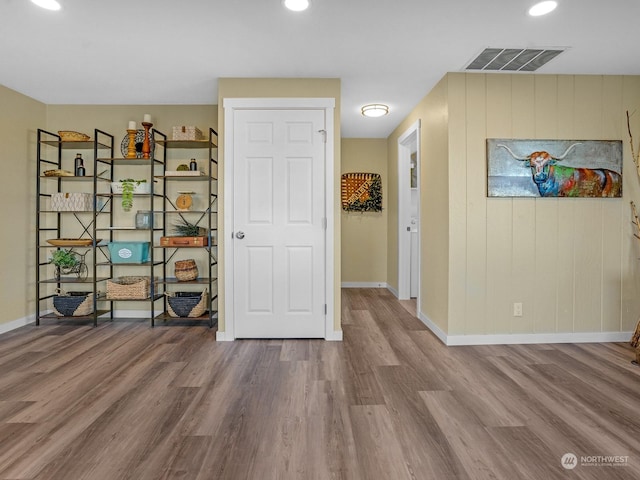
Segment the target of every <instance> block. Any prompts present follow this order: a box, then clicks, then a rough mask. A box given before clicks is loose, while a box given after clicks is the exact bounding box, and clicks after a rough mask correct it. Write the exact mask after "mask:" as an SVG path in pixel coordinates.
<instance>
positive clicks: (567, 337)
mask: <svg viewBox="0 0 640 480" xmlns="http://www.w3.org/2000/svg"><path fill="white" fill-rule="evenodd" d="M418 318H419V319H420V320H421V321H422V323H424V324H425V325H426V326H427V327H428V328H429V330H431V331H432V332H433V333H434V335H435V336H436V337H438V338H439V339H440V341H441V342H442V343H444V344H445V345H447V346H463V345H522V344H537V343H609V342H628V341H629V340H630V339H631V336H632V335H633V332H566V333H513V334H495V335H493V334H492V335H447V334H446V333H445V332H444V331H443V330H442V329H441V328H440V327H438V326H437V325H436V324H435V323H433V321H431V319H429V317H427V316H426V315H425V314H423V313H420V314H419V317H418Z"/></svg>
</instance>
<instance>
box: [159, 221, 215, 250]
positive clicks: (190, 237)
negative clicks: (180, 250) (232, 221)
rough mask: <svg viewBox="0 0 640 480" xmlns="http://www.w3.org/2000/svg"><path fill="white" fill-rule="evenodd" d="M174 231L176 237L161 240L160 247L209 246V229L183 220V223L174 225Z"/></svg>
mask: <svg viewBox="0 0 640 480" xmlns="http://www.w3.org/2000/svg"><path fill="white" fill-rule="evenodd" d="M173 231H174V232H175V235H173V236H171V237H161V238H160V245H162V246H163V247H172V246H183V247H186V246H188V247H204V246H207V245H208V244H209V237H208V234H207V229H206V228H203V227H199V226H198V225H197V224H195V223H190V222H188V221H187V220H186V219H184V218H181V223H178V224H174V226H173Z"/></svg>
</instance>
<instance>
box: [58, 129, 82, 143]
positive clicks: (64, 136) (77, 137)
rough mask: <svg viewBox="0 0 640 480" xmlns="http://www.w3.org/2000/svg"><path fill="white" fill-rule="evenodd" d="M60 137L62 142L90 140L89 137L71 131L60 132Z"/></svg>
mask: <svg viewBox="0 0 640 480" xmlns="http://www.w3.org/2000/svg"><path fill="white" fill-rule="evenodd" d="M58 135H60V140H61V141H62V142H86V141H87V140H89V138H90V137H89V135H85V134H84V133H80V132H74V131H71V130H58Z"/></svg>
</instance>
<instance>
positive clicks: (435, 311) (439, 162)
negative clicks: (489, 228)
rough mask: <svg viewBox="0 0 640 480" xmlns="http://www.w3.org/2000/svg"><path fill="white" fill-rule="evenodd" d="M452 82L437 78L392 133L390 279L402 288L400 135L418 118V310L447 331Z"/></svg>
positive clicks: (392, 285)
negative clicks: (419, 232) (449, 91)
mask: <svg viewBox="0 0 640 480" xmlns="http://www.w3.org/2000/svg"><path fill="white" fill-rule="evenodd" d="M447 94H448V86H447V81H446V79H443V80H442V81H441V82H439V83H438V84H437V85H436V86H435V87H434V88H433V90H432V91H431V92H429V94H428V95H427V96H426V97H424V99H423V100H422V101H421V102H420V103H419V104H418V105H417V106H416V108H414V110H413V111H412V112H411V114H409V116H408V117H407V118H405V120H404V121H403V122H402V123H401V124H400V125H399V126H398V127H397V128H396V129H395V130H394V131H393V133H392V134H391V135H390V136H389V138H388V157H389V166H388V175H389V196H388V197H389V204H390V205H389V221H388V244H389V252H388V260H387V282H388V283H389V285H390V286H391V287H392V288H394V289H396V290H397V288H398V138H399V137H400V136H402V135H403V134H404V133H405V132H406V131H407V130H408V129H409V128H410V127H411V126H412V125H413V124H414V123H415V122H416V121H418V120H420V123H421V126H420V168H421V169H420V195H421V200H420V225H421V245H420V257H421V265H420V274H421V284H420V309H419V310H420V311H421V312H422V313H423V314H425V315H426V316H427V317H428V318H429V319H430V320H431V321H433V322H434V323H435V324H436V325H438V327H440V328H441V329H442V330H443V331H445V332H446V330H447V322H448V298H449V297H448V288H449V287H448V278H449V270H448V269H449V263H448V260H447V259H448V252H449V172H448V168H449V167H448V164H449V161H448V156H449V154H448V152H449V145H448V115H447V113H448V110H447Z"/></svg>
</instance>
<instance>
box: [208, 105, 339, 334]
mask: <svg viewBox="0 0 640 480" xmlns="http://www.w3.org/2000/svg"><path fill="white" fill-rule="evenodd" d="M222 106H223V109H224V155H223V161H224V177H223V178H224V185H223V188H224V196H223V198H224V222H223V225H224V235H225V237H224V238H219V240H218V241H219V242H220V244H221V245H222V247H223V249H224V320H225V331H224V332H218V335H217V337H216V338H217V340H222V341H231V340H235V338H236V337H235V320H234V309H233V303H234V302H233V299H234V291H233V285H234V261H233V258H234V250H233V245H234V242H233V241H231V235H232V234H233V218H234V215H233V212H234V210H233V208H234V206H233V174H234V169H233V160H232V159H233V158H234V146H233V145H234V142H233V139H234V113H235V111H236V110H293V109H300V110H324V112H325V129H326V135H325V136H326V142H325V178H324V190H325V218H326V219H327V220H326V230H325V288H324V290H325V303H326V305H327V313H326V315H325V339H327V340H341V339H342V332H341V331H340V330H335V329H334V305H335V299H334V292H335V288H334V270H335V269H334V257H335V254H334V250H335V249H334V237H335V228H334V222H335V220H334V219H335V215H334V198H333V197H334V183H335V181H334V173H335V172H334V169H335V163H334V122H333V115H334V109H335V99H334V98H224V99H223V100H222Z"/></svg>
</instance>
